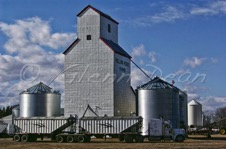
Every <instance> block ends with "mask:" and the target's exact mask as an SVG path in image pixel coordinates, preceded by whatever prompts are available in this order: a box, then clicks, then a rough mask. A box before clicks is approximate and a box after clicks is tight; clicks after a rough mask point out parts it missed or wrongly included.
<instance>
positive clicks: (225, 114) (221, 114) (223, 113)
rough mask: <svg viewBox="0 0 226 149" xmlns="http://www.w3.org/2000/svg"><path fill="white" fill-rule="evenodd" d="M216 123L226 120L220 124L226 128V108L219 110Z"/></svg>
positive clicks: (216, 113) (216, 114)
mask: <svg viewBox="0 0 226 149" xmlns="http://www.w3.org/2000/svg"><path fill="white" fill-rule="evenodd" d="M215 117H216V121H219V120H222V119H225V120H223V121H221V122H220V123H219V125H220V126H226V107H222V108H218V109H217V110H216V112H215Z"/></svg>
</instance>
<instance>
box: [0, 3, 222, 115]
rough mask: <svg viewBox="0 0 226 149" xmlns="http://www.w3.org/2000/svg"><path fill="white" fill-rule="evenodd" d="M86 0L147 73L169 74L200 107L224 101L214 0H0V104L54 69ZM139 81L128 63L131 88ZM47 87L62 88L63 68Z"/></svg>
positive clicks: (166, 76)
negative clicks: (115, 25)
mask: <svg viewBox="0 0 226 149" xmlns="http://www.w3.org/2000/svg"><path fill="white" fill-rule="evenodd" d="M88 4H90V5H92V6H93V7H95V8H97V9H99V10H101V11H103V12H104V13H106V14H108V15H110V16H111V17H113V18H114V19H115V20H117V21H118V22H119V44H120V46H122V47H123V48H124V49H125V50H126V51H127V52H128V53H130V54H131V55H132V57H133V60H134V61H135V62H136V63H137V64H138V65H139V66H140V67H142V68H143V69H144V70H145V71H146V72H147V73H148V74H149V75H153V74H154V75H158V76H160V77H161V78H162V79H165V80H167V81H168V82H171V80H174V81H175V85H176V86H178V87H179V88H180V89H182V90H185V91H187V93H188V95H189V100H191V99H197V101H199V102H200V103H202V104H203V109H204V110H212V111H213V110H215V109H216V108H219V107H222V106H226V92H225V84H226V77H225V72H226V69H225V66H226V60H225V57H226V28H225V26H226V1H222V0H187V1H185V0H184V1H182V0H172V1H164V0H162V1H161V0H160V1H159V0H141V1H139V2H138V1H131V0H123V1H120V0H108V1H104V0H90V1H89V0H86V1H82V0H80V1H79V0H66V1H65V0H32V1H30V0H20V1H16V0H1V1H0V63H1V66H0V84H1V85H0V105H2V106H5V105H12V104H15V103H18V101H19V96H18V93H20V92H21V91H23V90H24V89H26V88H28V87H30V86H32V85H34V84H35V83H38V82H39V81H43V82H45V83H48V82H50V80H51V79H52V78H53V77H54V76H55V75H57V73H58V72H59V71H60V70H61V69H62V68H63V63H64V56H63V55H62V52H63V51H64V50H65V48H67V47H68V46H69V45H70V43H71V42H72V41H73V40H75V39H76V33H77V28H76V24H77V18H76V14H77V13H79V12H80V11H81V10H82V9H83V8H84V7H86V6H87V5H88ZM154 72H156V73H154ZM197 76H200V77H199V78H198V79H195V78H196V77H197ZM146 81H148V80H147V78H146V77H145V76H144V75H143V74H142V73H141V72H140V71H139V70H137V69H136V68H135V67H134V66H132V85H133V87H136V86H138V85H141V84H143V83H145V82H146ZM51 86H53V87H54V88H55V89H58V90H61V92H62V93H63V89H64V84H63V75H61V76H59V77H58V78H57V79H56V80H55V81H54V82H53V84H51ZM63 96H64V93H63Z"/></svg>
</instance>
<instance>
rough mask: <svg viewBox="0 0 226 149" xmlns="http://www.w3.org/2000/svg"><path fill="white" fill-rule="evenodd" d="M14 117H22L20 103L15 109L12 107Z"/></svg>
mask: <svg viewBox="0 0 226 149" xmlns="http://www.w3.org/2000/svg"><path fill="white" fill-rule="evenodd" d="M12 117H13V119H14V118H17V117H20V106H19V105H16V106H15V107H13V109H12Z"/></svg>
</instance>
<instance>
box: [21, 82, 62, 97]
mask: <svg viewBox="0 0 226 149" xmlns="http://www.w3.org/2000/svg"><path fill="white" fill-rule="evenodd" d="M36 93H55V94H60V93H59V92H57V91H53V90H52V88H51V87H49V86H47V85H45V84H44V83H42V82H40V83H38V84H36V85H34V86H32V87H30V88H28V89H26V90H25V91H23V92H21V93H20V94H36Z"/></svg>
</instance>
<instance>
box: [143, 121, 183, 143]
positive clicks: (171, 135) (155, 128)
mask: <svg viewBox="0 0 226 149" xmlns="http://www.w3.org/2000/svg"><path fill="white" fill-rule="evenodd" d="M144 125H145V124H144ZM147 125H148V127H146V128H148V129H147V130H144V129H142V130H143V132H142V135H143V136H144V137H147V138H148V139H149V141H152V140H166V139H167V140H173V141H176V142H183V141H184V140H185V130H184V129H178V128H177V129H175V128H172V126H171V124H170V122H169V121H164V120H162V119H155V118H152V119H151V120H150V121H149V122H148V124H147ZM143 128H144V127H143Z"/></svg>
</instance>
